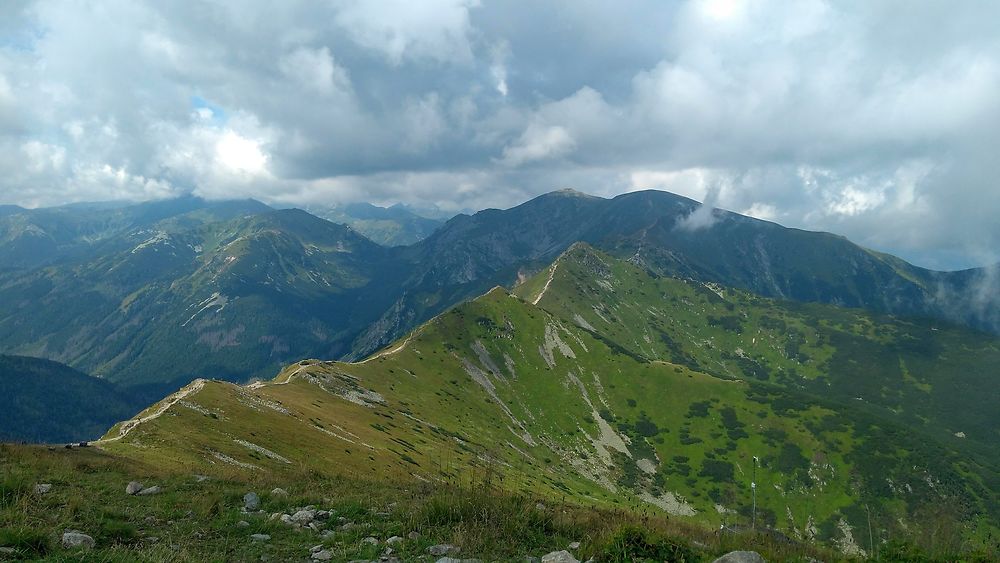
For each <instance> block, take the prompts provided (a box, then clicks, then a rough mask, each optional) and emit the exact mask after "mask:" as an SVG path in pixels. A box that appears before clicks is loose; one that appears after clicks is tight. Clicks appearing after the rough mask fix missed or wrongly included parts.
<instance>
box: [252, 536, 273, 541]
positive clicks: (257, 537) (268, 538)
mask: <svg viewBox="0 0 1000 563" xmlns="http://www.w3.org/2000/svg"><path fill="white" fill-rule="evenodd" d="M250 539H251V540H253V541H255V542H265V541H271V536H269V535H267V534H250Z"/></svg>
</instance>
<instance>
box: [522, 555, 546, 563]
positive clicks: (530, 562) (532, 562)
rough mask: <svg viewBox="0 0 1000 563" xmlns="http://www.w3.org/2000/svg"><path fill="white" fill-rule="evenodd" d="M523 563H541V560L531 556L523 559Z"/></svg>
mask: <svg viewBox="0 0 1000 563" xmlns="http://www.w3.org/2000/svg"><path fill="white" fill-rule="evenodd" d="M524 563H542V560H541V559H539V558H538V557H533V556H531V555H529V556H527V557H525V558H524Z"/></svg>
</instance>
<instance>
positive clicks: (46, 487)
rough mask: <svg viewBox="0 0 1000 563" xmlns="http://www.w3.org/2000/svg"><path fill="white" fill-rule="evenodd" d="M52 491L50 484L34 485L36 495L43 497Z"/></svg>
mask: <svg viewBox="0 0 1000 563" xmlns="http://www.w3.org/2000/svg"><path fill="white" fill-rule="evenodd" d="M51 490H52V483H39V484H37V485H35V494H36V495H45V494H48V492H49V491H51Z"/></svg>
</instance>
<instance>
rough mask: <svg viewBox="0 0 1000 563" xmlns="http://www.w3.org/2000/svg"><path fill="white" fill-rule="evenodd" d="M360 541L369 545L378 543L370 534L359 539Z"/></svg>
mask: <svg viewBox="0 0 1000 563" xmlns="http://www.w3.org/2000/svg"><path fill="white" fill-rule="evenodd" d="M361 543H367V544H369V545H378V540H377V539H375V538H373V537H371V536H368V537H367V538H365V539H363V540H361Z"/></svg>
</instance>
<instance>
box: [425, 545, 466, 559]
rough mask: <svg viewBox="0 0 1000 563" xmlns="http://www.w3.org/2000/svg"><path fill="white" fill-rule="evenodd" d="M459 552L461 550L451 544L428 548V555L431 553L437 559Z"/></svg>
mask: <svg viewBox="0 0 1000 563" xmlns="http://www.w3.org/2000/svg"><path fill="white" fill-rule="evenodd" d="M459 551H461V550H460V549H459V548H458V547H456V546H454V545H451V544H450V543H439V544H437V545H432V546H430V547H428V548H427V553H430V554H431V555H433V556H435V557H441V556H442V555H454V554H456V553H458V552H459Z"/></svg>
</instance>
